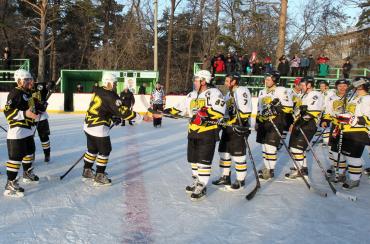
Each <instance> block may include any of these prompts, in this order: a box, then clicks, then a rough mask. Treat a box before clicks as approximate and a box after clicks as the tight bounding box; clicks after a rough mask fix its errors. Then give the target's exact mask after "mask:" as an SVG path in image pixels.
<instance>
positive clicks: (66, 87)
mask: <svg viewBox="0 0 370 244" xmlns="http://www.w3.org/2000/svg"><path fill="white" fill-rule="evenodd" d="M103 72H105V71H104V70H61V91H62V92H63V93H64V110H65V111H72V110H73V93H76V92H77V85H78V84H80V85H82V87H83V91H82V92H83V93H91V92H92V90H93V86H94V84H95V83H99V85H101V78H102V76H103ZM106 72H113V73H115V74H116V75H117V77H118V82H117V93H118V94H119V93H120V92H121V91H122V90H123V89H124V86H125V80H126V81H127V83H129V82H130V81H129V80H131V81H135V82H133V83H132V84H134V86H133V90H134V93H137V92H138V90H139V87H140V86H141V85H142V84H143V83H147V85H148V86H147V88H146V93H147V94H149V93H151V92H152V90H153V89H154V86H155V83H156V82H157V81H158V72H155V71H149V70H120V71H106ZM127 83H126V84H127Z"/></svg>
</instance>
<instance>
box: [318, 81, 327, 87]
mask: <svg viewBox="0 0 370 244" xmlns="http://www.w3.org/2000/svg"><path fill="white" fill-rule="evenodd" d="M319 84H320V85H321V84H324V85H325V86H329V82H328V81H326V80H320V82H319Z"/></svg>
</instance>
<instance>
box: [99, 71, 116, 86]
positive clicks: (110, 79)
mask: <svg viewBox="0 0 370 244" xmlns="http://www.w3.org/2000/svg"><path fill="white" fill-rule="evenodd" d="M101 81H102V84H103V86H107V85H108V84H109V83H110V84H111V85H112V86H113V85H114V83H115V82H117V76H115V75H114V74H112V73H108V72H105V73H104V74H103V77H102V79H101Z"/></svg>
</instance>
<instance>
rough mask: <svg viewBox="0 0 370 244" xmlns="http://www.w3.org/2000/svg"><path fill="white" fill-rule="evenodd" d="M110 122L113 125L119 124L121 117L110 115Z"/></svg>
mask: <svg viewBox="0 0 370 244" xmlns="http://www.w3.org/2000/svg"><path fill="white" fill-rule="evenodd" d="M112 122H113V124H114V125H115V126H117V125H119V124H121V123H122V119H121V118H120V117H115V116H114V117H112Z"/></svg>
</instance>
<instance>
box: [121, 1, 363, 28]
mask: <svg viewBox="0 0 370 244" xmlns="http://www.w3.org/2000/svg"><path fill="white" fill-rule="evenodd" d="M333 1H338V0H333ZM117 2H119V3H122V4H126V3H127V0H117ZM151 2H152V3H153V2H154V1H153V0H151ZM274 2H279V0H275V1H274ZM302 2H305V1H304V0H289V1H288V15H290V16H292V15H294V13H296V12H297V10H298V8H299V6H300V5H302ZM186 3H187V1H186V0H182V2H181V4H180V5H179V7H178V9H180V8H181V7H184V6H185V5H186ZM170 5H171V3H170V0H158V9H159V11H158V12H159V18H161V16H162V13H163V11H164V10H165V9H166V8H169V7H170ZM345 13H346V14H347V15H348V16H349V17H350V18H349V19H348V21H347V23H344V26H354V25H355V24H356V23H357V19H358V16H359V15H360V13H361V9H360V8H358V7H354V6H347V7H345Z"/></svg>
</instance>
